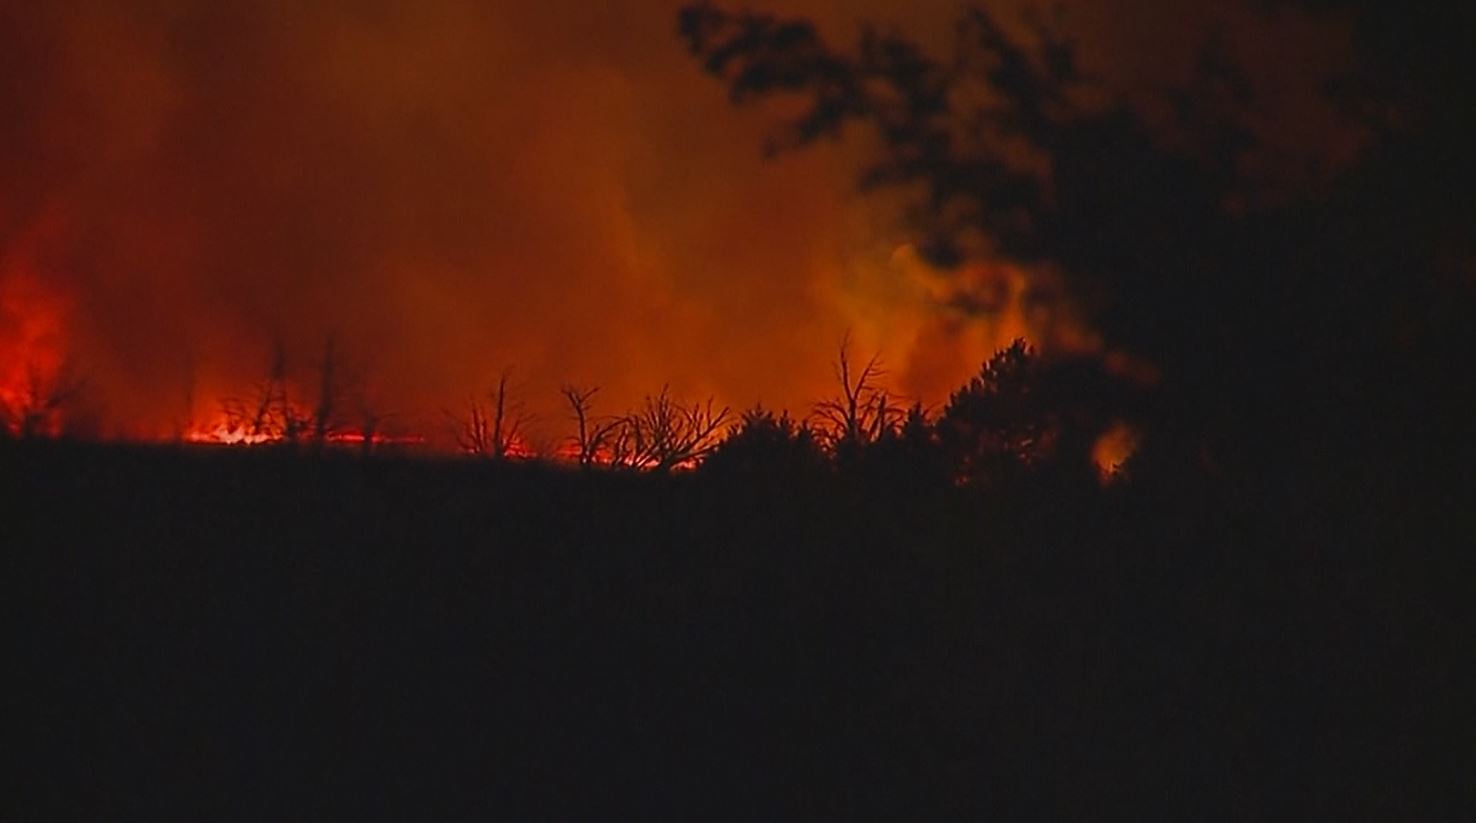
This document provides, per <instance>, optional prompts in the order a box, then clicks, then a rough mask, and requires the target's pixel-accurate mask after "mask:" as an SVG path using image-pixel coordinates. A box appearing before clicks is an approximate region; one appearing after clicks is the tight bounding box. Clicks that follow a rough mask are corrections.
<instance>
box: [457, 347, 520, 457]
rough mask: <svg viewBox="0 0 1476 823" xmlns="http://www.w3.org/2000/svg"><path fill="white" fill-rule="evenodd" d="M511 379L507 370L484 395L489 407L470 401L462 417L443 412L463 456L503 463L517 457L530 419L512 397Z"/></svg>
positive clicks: (509, 371) (509, 370) (510, 374)
mask: <svg viewBox="0 0 1476 823" xmlns="http://www.w3.org/2000/svg"><path fill="white" fill-rule="evenodd" d="M511 376H512V369H511V368H508V369H504V370H503V372H502V374H501V375H499V376H498V378H497V386H496V387H495V388H494V389H493V390H492V391H491V392H490V393H489V394H488V400H489V401H490V405H489V404H484V403H482V402H481V401H479V400H477V399H476V398H472V399H470V400H468V401H467V411H466V416H464V417H463V416H460V415H456V414H453V413H452V412H450V411H449V410H448V411H446V412H445V415H446V417H447V418H448V420H449V421H450V423H451V426H452V432H453V434H454V435H455V437H456V445H457V447H458V448H460V449H461V450H462V451H463V452H466V453H467V454H471V455H475V456H478V457H485V458H488V459H490V460H506V459H508V458H510V457H515V456H518V454H519V453H520V450H521V449H522V443H523V429H524V428H525V427H526V426H527V424H528V423H530V422H532V415H530V414H529V413H528V412H527V410H526V409H525V407H524V405H523V403H522V401H520V400H518V399H517V398H515V397H513V396H512V392H511V389H510V388H509V386H508V380H509V379H510V377H511Z"/></svg>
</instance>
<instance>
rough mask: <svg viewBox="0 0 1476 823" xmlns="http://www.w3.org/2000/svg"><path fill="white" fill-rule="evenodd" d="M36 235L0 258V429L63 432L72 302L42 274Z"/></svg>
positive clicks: (27, 432) (23, 432) (12, 432)
mask: <svg viewBox="0 0 1476 823" xmlns="http://www.w3.org/2000/svg"><path fill="white" fill-rule="evenodd" d="M34 240H35V237H34V232H32V233H28V236H26V237H22V238H21V242H19V243H17V244H15V245H14V246H13V247H12V248H11V249H9V250H6V251H5V252H4V254H3V255H0V428H3V429H4V430H5V431H6V432H7V433H9V434H10V435H12V436H20V435H50V436H54V435H56V434H59V433H60V432H61V427H62V420H61V415H60V411H61V409H60V406H61V405H62V404H61V402H60V401H61V393H62V392H64V391H65V387H64V386H63V385H62V383H63V382H64V381H65V379H66V378H65V374H64V372H65V365H66V361H67V351H66V343H65V330H66V318H67V314H68V309H69V302H68V301H67V300H66V299H65V297H64V296H63V295H62V294H61V292H60V290H58V289H57V288H56V287H55V286H53V285H50V284H48V283H47V282H46V281H45V280H44V279H43V278H42V277H41V275H40V272H39V267H38V266H37V264H36V261H35V259H34V254H33V248H32V247H33V245H34Z"/></svg>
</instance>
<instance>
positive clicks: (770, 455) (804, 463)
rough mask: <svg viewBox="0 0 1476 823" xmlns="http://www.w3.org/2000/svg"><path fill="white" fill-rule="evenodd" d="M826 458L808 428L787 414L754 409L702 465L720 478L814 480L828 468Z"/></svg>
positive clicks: (816, 439)
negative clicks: (799, 478)
mask: <svg viewBox="0 0 1476 823" xmlns="http://www.w3.org/2000/svg"><path fill="white" fill-rule="evenodd" d="M826 463H827V460H826V456H825V453H824V452H823V451H822V449H821V447H820V444H819V441H818V438H817V437H816V436H815V433H814V431H812V430H811V429H810V428H809V427H808V426H806V425H804V424H801V423H796V422H795V421H794V420H793V419H792V418H790V416H789V413H788V412H783V413H781V414H779V415H775V414H774V412H772V411H770V410H768V409H765V408H763V407H762V406H755V407H754V408H752V409H749V410H748V411H745V412H744V413H743V414H742V415H741V416H740V418H739V420H738V424H737V425H736V426H735V427H734V428H733V429H732V431H730V432H729V433H728V435H727V437H725V438H723V440H722V442H720V443H719V444H718V445H717V447H716V448H714V449H713V450H712V452H711V453H710V454H708V455H707V457H706V458H705V459H704V460H703V461H702V469H703V471H704V472H709V473H712V474H717V475H729V476H732V475H738V476H745V477H752V478H754V479H757V478H758V477H761V476H769V477H789V478H796V477H815V476H817V475H819V474H821V473H822V472H823V471H824V470H825V467H826Z"/></svg>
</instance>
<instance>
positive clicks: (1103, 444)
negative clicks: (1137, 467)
mask: <svg viewBox="0 0 1476 823" xmlns="http://www.w3.org/2000/svg"><path fill="white" fill-rule="evenodd" d="M1140 436H1141V435H1140V433H1139V432H1138V430H1137V428H1135V427H1133V426H1131V425H1128V424H1127V423H1123V422H1121V421H1119V422H1117V423H1116V424H1114V425H1113V426H1112V427H1111V428H1110V429H1108V430H1107V431H1106V433H1104V434H1103V435H1102V436H1101V437H1099V438H1098V439H1097V443H1096V445H1095V446H1093V447H1092V462H1094V463H1096V464H1097V471H1098V472H1100V473H1101V475H1102V480H1103V481H1104V482H1110V481H1112V480H1114V479H1116V478H1118V477H1120V476H1121V474H1122V470H1123V466H1125V465H1127V461H1128V460H1129V459H1130V458H1131V457H1132V456H1133V454H1134V453H1135V452H1136V451H1137V450H1138V440H1139V437H1140Z"/></svg>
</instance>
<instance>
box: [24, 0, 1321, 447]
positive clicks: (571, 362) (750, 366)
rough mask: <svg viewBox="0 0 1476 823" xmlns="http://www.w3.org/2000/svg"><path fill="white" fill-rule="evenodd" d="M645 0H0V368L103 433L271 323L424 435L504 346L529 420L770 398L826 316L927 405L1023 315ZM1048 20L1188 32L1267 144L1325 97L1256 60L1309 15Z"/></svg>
mask: <svg viewBox="0 0 1476 823" xmlns="http://www.w3.org/2000/svg"><path fill="white" fill-rule="evenodd" d="M679 5H680V2H679V0H626V1H625V2H620V3H590V2H586V1H585V0H577V1H576V0H544V2H539V3H528V2H521V1H519V2H509V0H490V1H484V2H471V1H470V0H465V1H463V0H357V1H356V2H326V1H325V2H273V1H272V0H135V1H134V2H117V1H116V0H115V1H114V2H87V0H71V1H69V2H57V3H37V2H24V1H23V0H0V107H3V111H4V112H5V116H4V118H0V346H4V347H6V348H7V349H8V351H7V352H5V356H6V358H7V359H8V361H9V362H8V364H7V365H6V366H5V367H4V368H5V369H6V370H7V371H8V373H9V374H10V377H11V378H14V377H15V375H16V374H19V373H20V372H19V370H20V369H21V368H23V367H22V366H21V365H19V364H21V363H22V362H31V363H37V364H40V365H41V366H43V367H46V368H51V367H52V365H48V364H52V361H59V360H60V359H62V358H63V357H65V358H66V359H70V360H71V361H73V363H74V364H75V365H76V366H77V367H78V368H79V369H80V370H81V371H83V372H85V373H86V374H87V375H89V377H90V381H91V382H90V388H91V392H92V403H93V405H94V408H95V411H96V413H97V414H98V415H99V416H100V418H101V419H103V420H105V421H106V423H105V427H106V428H107V429H108V431H110V432H111V433H133V434H161V433H166V432H167V431H168V430H170V429H171V428H172V427H175V426H178V425H181V422H182V421H186V420H189V419H192V418H196V419H197V418H200V417H202V416H209V415H210V414H212V413H213V412H214V410H215V409H216V408H217V404H218V399H219V397H221V396H223V395H226V394H230V393H240V392H243V391H246V390H247V389H248V387H249V385H250V383H251V381H253V380H255V379H258V378H260V377H263V376H264V375H265V372H266V370H267V368H268V365H269V357H270V354H271V351H272V346H273V341H274V340H280V341H281V343H282V345H283V347H284V348H285V350H286V352H287V354H288V357H289V363H290V365H291V367H292V368H293V370H294V371H296V372H297V373H299V375H302V376H304V380H306V377H305V375H307V374H309V373H310V370H311V367H312V362H313V361H314V360H315V359H316V358H318V357H319V356H320V353H321V351H322V348H323V345H324V341H325V340H326V339H327V337H328V336H329V335H332V336H333V337H334V338H335V339H336V341H337V343H338V347H339V350H340V351H342V352H344V353H346V357H347V360H348V362H349V363H351V364H352V365H353V367H354V368H355V369H356V370H357V371H358V372H360V373H361V374H362V375H363V376H364V377H365V379H366V380H367V382H368V383H369V385H370V386H371V388H372V391H373V392H374V394H375V395H376V397H377V398H378V399H377V401H376V402H377V403H378V404H379V405H380V406H381V407H382V408H383V409H385V410H390V411H395V412H399V413H400V415H401V418H402V419H404V420H407V421H413V422H411V423H410V424H409V425H412V426H414V427H417V428H432V427H434V426H436V425H437V420H438V419H439V410H440V409H441V408H443V407H450V406H455V405H456V404H458V403H460V402H464V399H465V398H466V396H467V395H470V394H474V393H482V392H485V391H486V390H487V389H488V388H489V387H490V386H491V385H492V383H493V382H494V381H495V379H496V375H497V374H498V373H500V372H501V371H502V370H503V369H505V368H507V367H513V368H514V380H513V382H514V384H515V385H517V386H519V387H520V390H521V392H522V394H523V395H524V397H525V399H526V400H527V402H528V404H529V406H530V407H532V408H533V409H534V410H535V411H538V412H541V413H542V414H543V416H544V417H545V418H546V419H547V420H553V421H557V420H558V419H559V416H560V411H559V409H558V406H557V394H556V389H557V387H558V386H559V385H560V384H561V383H575V384H582V385H595V384H599V385H602V386H604V387H605V391H604V393H603V394H602V395H601V396H600V397H601V401H602V402H603V403H604V404H605V407H604V410H605V411H616V410H617V409H618V408H619V407H620V406H622V405H624V404H628V403H630V402H633V401H634V400H635V399H637V398H638V397H639V396H640V395H641V394H642V393H645V392H651V391H656V390H659V389H660V387H661V386H662V384H664V383H670V384H671V386H672V388H673V389H674V390H675V391H677V392H679V393H681V394H684V395H687V396H693V397H697V396H701V397H706V396H707V395H714V396H716V398H717V399H718V401H719V402H720V403H726V404H731V405H733V406H735V407H745V406H749V405H752V404H753V403H754V402H756V401H759V400H763V401H765V403H766V404H767V405H769V406H776V407H782V406H788V407H791V408H794V409H796V410H799V411H803V410H804V409H806V408H807V407H808V404H809V402H810V401H811V400H812V399H814V398H816V397H817V396H818V395H820V394H822V393H823V392H825V391H826V390H827V389H828V386H829V381H830V371H829V368H830V367H829V361H830V359H831V358H832V357H833V356H834V351H835V347H836V344H837V343H838V341H839V340H840V339H841V337H842V335H843V334H845V333H846V331H847V330H850V331H852V332H853V333H854V335H855V337H856V340H857V344H858V346H859V347H861V348H863V349H864V350H865V351H866V352H868V353H869V352H870V351H872V350H880V351H881V352H882V354H883V356H884V357H885V359H886V361H887V363H888V364H889V366H890V380H891V382H892V383H893V385H894V386H895V387H896V388H897V389H898V390H899V391H900V392H902V393H904V394H910V395H916V396H919V397H920V398H921V399H923V400H926V401H933V402H936V401H938V400H940V399H942V398H943V397H945V396H946V393H947V391H948V389H950V388H951V387H953V386H954V385H956V384H957V383H959V382H961V381H962V380H963V379H965V378H966V377H967V375H968V374H969V373H971V372H972V371H973V370H974V369H976V368H977V366H978V363H979V361H980V360H981V359H982V357H983V356H984V355H985V354H986V353H988V352H989V351H990V350H991V349H992V348H993V347H995V346H996V345H999V344H1002V343H1003V342H1006V341H1007V340H1008V339H1009V338H1011V337H1013V336H1015V335H1017V334H1022V333H1026V332H1027V331H1028V330H1029V329H1028V328H1027V324H1026V323H1025V322H1024V321H1023V320H1022V319H1021V318H1019V317H1018V316H1015V315H1013V314H1011V313H1008V312H1007V313H1005V314H1004V315H1002V316H994V317H983V318H981V317H973V318H965V317H959V316H957V315H951V314H949V313H947V312H945V311H943V310H941V309H939V308H936V307H934V306H933V302H934V301H933V298H932V295H933V293H934V288H933V284H932V278H933V275H931V274H929V273H928V272H926V271H925V270H924V269H923V268H922V267H921V265H920V264H919V263H917V262H916V260H915V258H914V257H913V256H912V255H910V254H909V253H908V250H907V249H906V248H905V247H904V246H903V245H902V244H903V242H904V241H905V238H904V237H903V235H902V234H901V232H900V231H898V227H897V225H896V224H895V222H894V220H893V215H892V214H891V210H890V209H889V207H888V205H887V204H886V203H885V202H884V201H883V200H882V199H880V198H876V197H873V196H869V195H868V196H863V195H860V194H858V193H857V192H856V190H855V186H854V180H855V169H856V167H857V161H858V159H859V158H860V157H861V155H862V154H863V153H864V152H865V150H866V147H865V141H864V140H848V141H846V142H845V143H842V144H838V145H833V146H822V147H820V148H818V149H815V150H809V151H804V152H799V153H793V154H788V155H784V156H781V157H779V158H776V159H768V160H766V159H765V158H764V157H763V156H762V154H761V151H760V147H761V144H762V142H763V137H764V136H765V135H766V134H767V132H768V129H769V127H770V126H771V125H772V124H773V114H774V112H773V111H772V110H768V111H766V110H764V109H762V108H756V109H747V108H745V109H735V108H734V107H732V106H731V105H730V104H729V102H728V101H727V98H726V91H725V89H724V88H723V87H722V85H721V84H720V83H718V82H715V81H714V80H712V79H711V78H709V77H706V76H704V75H703V74H702V73H701V72H700V70H699V67H698V66H697V65H696V64H695V62H694V61H693V60H691V58H690V57H688V55H687V54H686V53H685V51H684V48H683V45H682V43H681V42H680V41H679V39H678V38H677V37H676V33H675V25H676V10H677V8H678V6H679ZM751 5H752V6H753V7H757V8H763V9H765V10H773V11H775V12H777V13H782V14H802V15H806V16H810V17H813V18H815V19H816V20H818V21H819V22H820V23H821V26H822V30H823V31H824V32H825V33H826V35H827V36H828V37H830V38H831V40H832V42H834V43H835V44H837V45H839V46H846V45H848V44H850V43H851V42H852V41H853V39H854V36H855V34H856V31H857V25H858V23H859V21H861V20H873V21H878V22H881V23H882V24H888V23H892V24H896V26H897V27H898V28H900V29H902V30H903V31H907V32H911V33H914V34H916V35H917V36H918V37H919V38H920V39H922V40H923V41H924V42H930V43H935V44H941V43H946V41H947V32H948V27H949V25H950V24H951V22H952V20H953V19H954V17H955V15H956V13H957V11H958V8H959V4H958V3H957V2H952V0H923V2H910V3H906V4H900V3H895V2H883V0H864V2H843V0H784V2H779V0H775V2H758V0H755V1H754V2H753V3H752V4H751ZM1011 5H1012V4H1003V5H998V4H997V5H996V7H997V8H1000V9H1001V10H1002V13H1003V14H1004V15H1005V16H1006V17H1008V16H1009V12H1008V11H1005V9H1007V8H1009V7H1010V6H1011ZM1013 5H1018V3H1016V4H1013ZM1187 6H1194V8H1193V9H1192V10H1191V9H1188V8H1185V7H1187ZM903 8H905V9H906V11H905V12H903V11H899V9H903ZM1062 20H1063V22H1064V25H1066V27H1067V30H1068V31H1070V32H1071V33H1073V34H1074V35H1075V36H1076V37H1077V38H1078V39H1079V42H1080V45H1081V48H1082V58H1083V59H1084V61H1085V62H1086V65H1087V67H1088V69H1089V70H1095V71H1097V72H1099V73H1101V74H1102V75H1103V76H1104V77H1106V78H1108V80H1109V81H1110V82H1112V83H1114V84H1116V85H1118V86H1121V87H1125V88H1133V89H1135V90H1138V91H1147V90H1151V89H1153V88H1156V87H1158V86H1160V85H1162V86H1166V85H1168V84H1170V83H1172V82H1174V78H1176V77H1178V76H1180V75H1182V74H1183V73H1184V71H1185V67H1186V66H1188V65H1189V63H1190V62H1191V61H1192V59H1193V54H1194V48H1195V46H1196V45H1197V44H1198V43H1199V42H1201V38H1200V33H1201V32H1203V31H1204V30H1205V28H1206V27H1207V26H1208V25H1210V24H1212V23H1218V24H1220V25H1221V26H1222V27H1223V28H1224V32H1225V36H1226V37H1227V38H1228V39H1229V40H1230V41H1231V42H1232V43H1233V44H1234V49H1235V51H1236V53H1237V54H1239V55H1241V56H1242V57H1243V58H1244V61H1245V64H1246V65H1247V67H1248V68H1249V69H1250V71H1251V75H1252V79H1253V80H1254V81H1255V85H1256V89H1257V92H1258V93H1259V94H1260V95H1261V98H1262V100H1263V101H1264V104H1265V107H1266V109H1265V110H1266V112H1267V115H1266V117H1265V118H1264V124H1263V125H1264V129H1265V131H1266V132H1267V134H1268V136H1269V137H1270V138H1271V139H1284V140H1285V141H1287V142H1289V143H1295V142H1297V140H1299V139H1301V138H1300V137H1299V135H1298V134H1297V132H1298V131H1299V130H1301V131H1306V130H1311V131H1316V130H1318V129H1321V128H1323V124H1324V121H1325V120H1326V119H1327V118H1328V117H1330V116H1331V115H1330V113H1327V112H1324V111H1322V110H1321V109H1319V108H1318V106H1319V105H1320V104H1319V103H1318V102H1317V99H1316V97H1315V95H1314V93H1313V92H1314V89H1315V83H1314V82H1313V78H1315V72H1308V71H1299V72H1297V73H1296V74H1297V76H1298V77H1299V78H1303V79H1304V80H1305V82H1289V81H1288V78H1287V77H1286V76H1285V72H1284V68H1285V66H1286V65H1288V64H1293V65H1298V66H1303V65H1308V66H1330V65H1334V64H1336V62H1337V61H1338V60H1340V59H1341V57H1340V54H1339V49H1340V47H1339V45H1338V43H1339V42H1340V39H1339V38H1338V37H1337V36H1335V35H1336V29H1335V27H1333V28H1331V29H1329V28H1325V27H1323V26H1320V25H1316V24H1313V23H1311V22H1309V21H1307V20H1304V19H1301V18H1297V17H1291V16H1287V15H1286V14H1284V13H1283V14H1281V15H1279V16H1277V17H1274V18H1271V17H1264V16H1261V15H1260V14H1256V13H1250V12H1246V11H1245V10H1243V9H1240V7H1239V4H1233V3H1224V4H1219V5H1215V4H1183V3H1175V2H1157V1H1150V0H1134V2H1117V3H1106V2H1100V3H1086V2H1082V3H1076V4H1068V5H1067V7H1066V8H1065V10H1064V12H1063V18H1062ZM1330 32H1331V33H1330ZM1289 111H1295V112H1297V113H1298V114H1297V115H1296V116H1294V117H1288V116H1284V115H1285V113H1286V112H1289ZM975 276H982V275H981V274H980V273H979V272H975ZM53 365H54V364H53ZM3 376H4V375H0V377H3ZM0 382H4V381H3V380H0ZM12 382H13V379H12Z"/></svg>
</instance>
